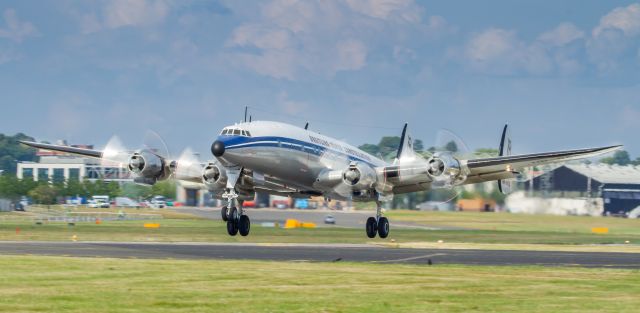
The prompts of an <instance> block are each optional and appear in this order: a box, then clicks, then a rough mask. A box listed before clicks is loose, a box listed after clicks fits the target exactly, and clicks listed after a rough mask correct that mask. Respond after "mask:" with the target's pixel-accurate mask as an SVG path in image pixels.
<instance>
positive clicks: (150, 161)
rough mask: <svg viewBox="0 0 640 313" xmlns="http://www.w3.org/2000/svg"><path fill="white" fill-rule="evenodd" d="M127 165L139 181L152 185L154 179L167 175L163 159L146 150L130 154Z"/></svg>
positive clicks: (164, 177)
mask: <svg viewBox="0 0 640 313" xmlns="http://www.w3.org/2000/svg"><path fill="white" fill-rule="evenodd" d="M127 167H128V169H129V170H130V171H131V172H133V173H135V174H137V175H138V176H139V177H138V178H139V179H138V182H139V183H143V184H147V185H153V184H154V183H155V182H156V181H158V180H163V179H166V178H167V177H168V175H167V173H168V171H166V170H165V161H164V159H163V158H161V157H159V156H157V155H155V154H153V153H151V152H150V151H146V150H143V151H140V152H135V153H134V154H133V155H131V156H130V157H129V164H128V166H127Z"/></svg>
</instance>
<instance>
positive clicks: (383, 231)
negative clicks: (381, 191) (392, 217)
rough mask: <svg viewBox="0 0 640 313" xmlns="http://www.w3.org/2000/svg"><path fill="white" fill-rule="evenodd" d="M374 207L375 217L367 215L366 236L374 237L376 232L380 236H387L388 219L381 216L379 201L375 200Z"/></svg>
mask: <svg viewBox="0 0 640 313" xmlns="http://www.w3.org/2000/svg"><path fill="white" fill-rule="evenodd" d="M376 207H377V209H376V217H369V218H368V219H367V225H366V231H367V237H369V238H375V237H376V234H378V236H380V238H387V237H388V236H389V220H388V219H387V218H386V217H384V216H382V206H381V203H380V201H376Z"/></svg>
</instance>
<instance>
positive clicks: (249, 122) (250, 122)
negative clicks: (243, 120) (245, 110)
mask: <svg viewBox="0 0 640 313" xmlns="http://www.w3.org/2000/svg"><path fill="white" fill-rule="evenodd" d="M249 123H251V115H249Z"/></svg>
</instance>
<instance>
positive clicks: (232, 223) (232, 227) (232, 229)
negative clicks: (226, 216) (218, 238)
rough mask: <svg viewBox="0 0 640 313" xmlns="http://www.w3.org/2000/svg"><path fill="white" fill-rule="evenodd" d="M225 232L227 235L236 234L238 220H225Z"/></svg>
mask: <svg viewBox="0 0 640 313" xmlns="http://www.w3.org/2000/svg"><path fill="white" fill-rule="evenodd" d="M227 233H229V236H235V235H236V234H238V222H237V221H236V220H228V221H227Z"/></svg>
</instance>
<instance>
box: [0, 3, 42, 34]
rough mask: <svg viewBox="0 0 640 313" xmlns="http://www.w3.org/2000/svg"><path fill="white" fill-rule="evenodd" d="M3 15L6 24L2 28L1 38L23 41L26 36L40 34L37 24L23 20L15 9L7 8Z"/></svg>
mask: <svg viewBox="0 0 640 313" xmlns="http://www.w3.org/2000/svg"><path fill="white" fill-rule="evenodd" d="M2 17H3V19H4V22H5V24H6V25H5V27H2V28H0V38H8V39H11V40H13V41H15V42H21V41H22V40H23V39H24V38H26V37H30V36H35V35H37V34H38V31H37V30H36V28H35V26H33V24H31V23H29V22H23V21H21V20H20V19H19V18H18V16H17V15H16V11H15V10H13V9H6V10H5V11H4V13H3V14H2Z"/></svg>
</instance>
